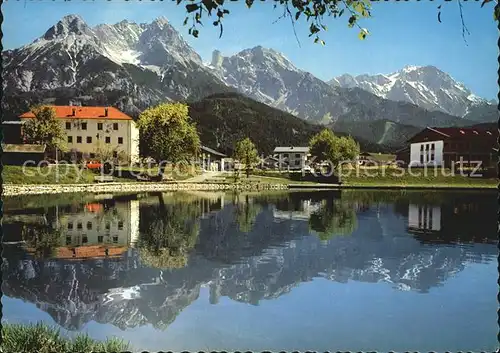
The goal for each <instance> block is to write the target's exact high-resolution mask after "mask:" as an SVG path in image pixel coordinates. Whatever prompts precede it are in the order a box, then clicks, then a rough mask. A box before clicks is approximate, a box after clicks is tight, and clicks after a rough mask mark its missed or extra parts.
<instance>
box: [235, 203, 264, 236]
mask: <svg viewBox="0 0 500 353" xmlns="http://www.w3.org/2000/svg"><path fill="white" fill-rule="evenodd" d="M233 205H235V209H234V211H235V218H236V222H237V223H238V225H239V229H240V231H241V232H243V233H249V232H250V231H251V230H252V227H253V225H254V224H255V219H256V218H257V216H258V215H259V213H260V212H261V211H262V207H261V206H260V205H259V204H257V203H254V202H253V200H250V198H249V196H248V195H245V196H243V197H240V195H239V194H234V195H233Z"/></svg>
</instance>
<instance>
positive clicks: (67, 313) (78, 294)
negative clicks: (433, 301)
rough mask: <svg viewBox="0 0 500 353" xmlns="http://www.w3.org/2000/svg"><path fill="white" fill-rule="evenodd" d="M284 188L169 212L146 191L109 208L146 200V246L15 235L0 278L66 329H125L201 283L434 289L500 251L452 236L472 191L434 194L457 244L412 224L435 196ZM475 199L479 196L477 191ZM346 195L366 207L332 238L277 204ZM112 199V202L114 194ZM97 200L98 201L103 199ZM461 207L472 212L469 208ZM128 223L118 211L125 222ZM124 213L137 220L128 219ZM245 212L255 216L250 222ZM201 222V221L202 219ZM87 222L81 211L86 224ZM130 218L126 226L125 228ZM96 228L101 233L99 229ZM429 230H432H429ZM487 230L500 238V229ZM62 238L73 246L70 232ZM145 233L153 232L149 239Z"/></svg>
mask: <svg viewBox="0 0 500 353" xmlns="http://www.w3.org/2000/svg"><path fill="white" fill-rule="evenodd" d="M490 197H491V200H490V199H489V198H488V197H487V198H485V199H483V198H481V197H479V198H478V199H477V202H479V203H482V204H483V203H484V204H488V203H487V202H493V203H494V202H495V196H493V195H492V196H490ZM277 198H278V200H279V202H277V201H276V200H272V199H269V198H265V197H261V198H259V197H257V198H245V197H241V198H232V197H226V198H225V200H220V199H219V200H207V199H203V197H196V198H193V199H191V200H188V199H185V201H182V202H181V201H180V200H175V199H172V198H170V197H168V196H165V197H164V199H163V201H161V202H162V203H163V204H164V205H163V206H161V207H164V209H163V211H162V210H160V205H159V203H160V198H159V197H157V196H152V197H149V198H147V199H143V200H142V201H141V200H122V201H116V200H115V203H114V206H112V207H110V208H109V209H110V210H111V209H120V207H121V208H122V209H132V208H131V207H130V206H129V205H130V203H132V204H134V203H135V202H138V208H135V210H136V211H137V214H136V215H137V217H136V216H134V213H133V212H132V213H129V215H130V217H131V218H133V217H136V218H137V219H139V218H140V219H139V220H138V223H139V225H138V228H137V229H138V232H139V233H140V235H139V236H138V237H137V238H138V239H137V241H136V242H135V244H136V248H129V249H127V250H125V251H124V252H122V253H121V254H120V255H119V256H117V257H115V258H111V257H109V256H108V257H106V256H104V257H103V256H100V257H98V258H95V257H89V258H86V259H72V258H57V257H53V256H52V257H51V258H49V259H47V258H41V257H38V258H37V257H35V255H33V254H30V253H27V252H26V251H25V250H23V248H21V247H20V246H19V244H11V245H6V248H5V250H4V257H5V258H6V261H5V262H4V269H3V274H4V282H3V287H2V289H3V291H4V293H5V294H6V295H7V296H10V297H17V298H22V299H23V300H27V301H30V302H33V303H35V304H36V305H37V306H38V307H39V308H40V309H42V310H44V311H46V312H47V313H49V314H50V315H51V316H52V317H53V318H54V320H55V321H56V322H57V323H58V324H60V325H61V326H63V327H66V328H68V329H80V328H82V326H83V325H84V324H85V323H86V322H89V321H90V320H94V321H97V322H101V323H111V324H113V325H115V326H117V327H120V328H122V329H126V328H130V327H136V326H141V325H145V324H152V325H153V326H155V327H157V328H165V327H167V326H168V325H169V324H170V323H171V322H172V321H173V320H175V318H176V316H177V315H178V314H179V313H180V312H181V311H182V310H183V309H184V308H185V307H187V306H189V305H190V303H192V302H193V301H194V300H196V299H197V298H198V296H199V292H200V287H201V286H203V285H208V286H209V287H210V302H211V303H217V302H218V300H219V298H220V296H227V297H229V298H232V299H233V300H237V301H241V302H245V303H251V304H258V303H259V301H260V300H263V299H271V298H276V297H279V296H280V295H282V294H284V293H287V292H289V291H290V290H291V289H292V288H293V287H295V286H297V285H299V284H300V283H302V282H307V281H310V280H312V279H314V278H318V277H321V278H325V279H328V280H331V281H336V282H340V283H345V282H347V281H349V280H354V281H364V282H379V281H382V282H386V283H388V284H390V285H392V286H394V287H395V288H398V289H401V290H415V291H419V292H423V293H425V292H426V291H428V290H430V289H431V288H432V287H435V286H439V285H442V284H443V283H444V282H445V281H446V280H447V278H449V277H450V276H453V275H454V274H455V273H457V272H459V271H461V270H462V269H463V268H464V266H465V265H466V264H467V263H470V262H485V261H491V260H492V259H493V258H494V256H496V253H497V249H496V246H495V245H492V244H488V243H474V244H467V245H462V244H460V245H456V244H455V245H454V244H452V243H453V242H454V241H455V240H456V237H455V236H454V233H450V232H452V231H453V229H454V228H453V227H452V226H450V225H448V223H447V222H451V221H454V220H455V218H446V217H447V216H444V215H446V214H447V212H448V211H447V210H455V209H456V208H457V207H458V208H459V209H460V207H462V206H460V205H461V204H462V203H461V202H462V201H460V200H459V201H456V200H455V198H453V197H451V198H448V199H446V197H445V199H444V201H443V200H440V201H437V202H435V203H431V204H432V207H438V206H439V205H441V206H442V207H441V206H439V207H441V208H440V209H442V211H441V216H442V218H441V221H440V223H439V224H440V232H441V234H442V238H443V239H444V240H442V242H447V243H448V244H436V243H433V242H430V241H429V239H427V238H432V236H431V235H430V233H429V232H423V233H422V232H421V233H419V234H416V235H414V234H411V233H409V232H408V228H409V225H410V228H411V224H413V223H412V222H413V219H412V218H411V212H412V211H411V210H412V209H413V208H412V207H413V206H412V205H418V206H422V205H423V206H425V205H429V202H428V201H425V202H424V203H420V204H419V203H418V202H417V201H418V200H417V201H416V200H408V199H406V198H400V199H398V200H396V201H394V202H393V203H391V202H387V201H384V200H369V201H366V200H362V199H361V197H356V195H352V194H343V195H342V197H341V198H340V201H339V195H334V196H333V197H332V196H328V195H326V196H322V198H321V199H317V197H308V195H307V194H302V195H299V196H297V195H286V196H283V195H280V196H277ZM332 199H334V200H332ZM410 201H411V202H410ZM469 201H470V202H469V203H470V204H474V202H473V201H474V198H472V199H471V200H469ZM339 202H341V203H343V204H349V205H350V207H351V209H355V210H356V212H355V216H356V220H357V221H356V224H357V226H356V228H355V229H354V230H353V231H352V233H351V234H348V235H344V236H335V237H331V238H330V239H329V240H328V241H324V240H321V239H320V238H318V236H316V235H317V234H318V232H316V231H315V230H312V229H311V224H310V222H309V220H310V217H309V220H308V219H307V218H304V217H288V218H287V217H276V210H277V209H278V210H281V211H284V212H286V209H287V208H288V209H289V210H290V211H291V212H310V213H311V214H312V213H314V212H316V213H317V212H320V211H321V209H322V208H323V209H325V207H326V209H327V210H338V208H328V207H329V206H328V205H333V206H332V207H338V203H339ZM457 202H458V203H457ZM477 202H476V203H477ZM97 203H99V202H97ZM100 203H101V204H104V203H103V202H101V201H100ZM107 203H108V204H109V205H112V204H113V203H112V202H111V201H107ZM120 203H123V205H121V204H120ZM287 205H288V206H287ZM335 205H337V206H335ZM436 205H437V206H436ZM75 207H76V208H74V207H73V208H71V207H69V208H64V207H60V208H59V210H58V212H59V215H58V217H57V218H58V219H59V223H58V224H59V225H66V228H67V224H68V222H70V221H71V220H73V223H75V221H74V220H75V219H76V220H78V219H82V220H86V219H84V218H82V217H83V216H82V214H85V213H86V212H87V211H86V209H85V207H83V208H80V209H78V205H77V206H75ZM103 207H104V206H103ZM426 207H427V209H429V208H430V206H426ZM481 207H483V206H476V209H477V211H478V212H480V213H482V216H483V217H484V218H482V219H483V220H485V222H484V223H483V224H487V223H486V218H488V217H489V221H488V222H489V223H493V222H494V221H493V219H494V218H493V217H496V214H494V213H493V215H490V214H489V213H488V212H486V211H485V210H484V209H481ZM93 208H95V209H98V208H99V206H93ZM462 208H464V207H462ZM464 209H465V210H468V212H469V213H471V212H476V211H473V210H475V208H474V207H472V206H468V207H465V208H464ZM77 210H80V211H77ZM252 210H258V212H255V211H252ZM304 210H308V211H304ZM54 212H55V211H54V210H49V211H48V212H47V213H46V214H44V215H40V214H35V215H32V218H33V219H32V221H33V222H35V223H37V222H38V223H40V222H41V223H42V224H48V223H50V224H54V222H55V221H54V217H52V216H51V214H53V213H54ZM161 212H166V213H164V214H163V215H168V219H170V220H171V221H168V222H164V221H162V222H159V223H158V222H157V223H155V222H154V219H155V217H156V218H158V217H159V216H160V215H162V213H161ZM6 213H8V212H6ZM337 213H338V212H337ZM466 213H467V212H466ZM469 213H467V214H469ZM120 214H121V215H124V214H127V213H126V212H125V213H124V212H122V213H120ZM176 214H177V215H178V218H177V219H176ZM328 214H329V212H324V213H323V215H328ZM417 215H418V211H417ZM14 216H15V215H12V217H14ZM41 216H44V217H45V218H47V222H45V221H42V219H44V217H41ZM51 217H52V218H51ZM116 217H118V216H116ZM460 217H462V218H464V217H465V218H466V217H467V216H466V215H464V214H463V213H462V214H461V216H460ZM470 217H473V216H470ZM172 218H173V220H172ZM165 219H167V218H165ZM434 219H436V217H434V218H433V220H434ZM495 219H496V218H495ZM7 220H9V219H8V218H7ZM62 220H65V222H62ZM181 220H182V222H181ZM326 221H327V220H326ZM16 222H17V223H19V222H21V223H26V222H28V220H26V219H24V220H20V219H19V218H17V219H16V218H15V217H14V218H11V220H10V221H9V222H7V225H9V224H11V225H12V224H13V223H16ZM44 222H45V223H44ZM118 222H119V220H118V219H117V220H116V226H117V228H116V231H117V232H118V230H119V229H118ZM123 222H124V224H125V223H126V224H135V223H132V222H128V220H127V219H124V220H123ZM241 222H243V223H248V224H245V225H244V227H243V229H242V227H241V224H240V223H241ZM55 223H57V222H55ZM77 223H78V222H77ZM327 223H328V222H327ZM421 223H422V222H421ZM104 224H105V223H104ZM195 224H196V225H197V227H194V228H193V225H195ZM483 224H481V226H482V225H483ZM85 225H86V223H85V222H83V221H82V228H85ZM151 225H155V227H159V229H160V230H161V229H170V228H171V229H175V230H176V231H177V230H180V231H181V232H182V231H184V232H185V233H186V237H180V238H176V239H175V241H171V242H170V243H169V244H166V245H165V244H164V243H161V244H160V245H158V244H159V243H158V241H157V239H156V238H154V237H153V238H151V234H145V233H147V232H151V227H150V226H151ZM417 225H418V221H417ZM169 227H170V228H169ZM63 228H64V227H63ZM77 228H78V226H77ZM125 228H126V227H125V226H123V229H122V231H123V230H124V229H125ZM4 229H5V221H4ZM134 229H135V228H134ZM193 229H194V230H195V231H193ZM104 230H106V226H104ZM410 230H411V229H410ZM467 231H469V233H467ZM473 231H474V229H473V228H466V229H461V233H460V234H459V235H460V236H461V237H462V238H464V237H465V238H467V239H472V241H477V237H475V236H474V234H473ZM161 232H162V231H158V233H161ZM111 233H113V231H112V232H111ZM96 234H97V235H96V236H97V237H98V236H99V235H98V234H99V233H96ZM119 234H121V233H119ZM124 234H129V232H128V231H127V232H124ZM193 234H194V235H193ZM421 234H425V236H426V237H427V238H425V239H424V238H422V235H421ZM467 234H468V235H467ZM485 235H486V237H487V238H489V239H491V240H493V239H494V237H495V236H496V230H495V232H491V234H489V233H488V234H485ZM127 237H128V238H127V239H131V237H129V236H128V235H127ZM148 237H149V238H148ZM61 239H62V240H61V241H62V242H63V245H65V244H64V241H65V238H64V235H62V238H61ZM72 239H73V238H72ZM89 239H90V238H89ZM92 239H94V238H92ZM141 239H153V240H154V241H152V242H151V241H146V242H145V243H142V242H143V240H141ZM193 239H194V240H193ZM92 241H98V239H97V238H96V239H95V240H92ZM127 241H128V240H127ZM111 243H112V238H111ZM142 244H146V245H147V247H148V249H153V250H154V249H156V248H155V246H156V247H158V248H161V249H163V248H168V249H169V255H171V253H170V250H171V248H173V249H174V250H175V251H174V253H175V254H177V253H176V251H180V253H181V254H184V253H185V254H187V255H186V256H187V261H186V264H185V266H184V267H180V268H171V269H161V267H158V268H155V267H153V265H151V264H150V263H148V262H147V261H144V259H143V258H141V252H140V249H141V246H143V245H142ZM172 256H174V255H172Z"/></svg>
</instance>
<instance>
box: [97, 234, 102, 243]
mask: <svg viewBox="0 0 500 353" xmlns="http://www.w3.org/2000/svg"><path fill="white" fill-rule="evenodd" d="M103 241H104V236H102V235H98V236H97V242H98V243H102V242H103Z"/></svg>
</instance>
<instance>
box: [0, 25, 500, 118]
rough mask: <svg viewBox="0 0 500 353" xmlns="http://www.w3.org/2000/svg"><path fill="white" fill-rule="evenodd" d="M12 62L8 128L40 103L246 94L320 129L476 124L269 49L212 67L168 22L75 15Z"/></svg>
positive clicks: (135, 107) (137, 102)
mask: <svg viewBox="0 0 500 353" xmlns="http://www.w3.org/2000/svg"><path fill="white" fill-rule="evenodd" d="M2 56H3V60H4V61H3V63H4V71H3V79H4V84H3V89H4V100H3V102H2V104H3V109H4V118H5V119H12V118H15V117H16V116H17V115H18V114H20V113H22V112H24V111H26V110H27V109H29V106H30V105H32V104H35V103H49V104H79V103H80V104H83V105H112V106H116V107H117V108H119V109H121V110H123V111H125V112H126V113H128V114H130V115H131V116H137V115H138V114H139V112H140V111H142V110H144V109H145V108H147V107H150V106H152V105H154V104H158V103H159V102H165V101H172V100H181V101H188V102H192V101H195V100H200V99H202V98H204V97H206V96H209V95H212V94H216V93H225V92H231V91H239V92H241V93H243V94H245V95H247V96H249V97H251V98H254V99H256V100H258V101H260V102H262V103H265V104H267V105H270V106H273V107H276V108H278V109H281V110H284V111H287V112H290V113H292V114H294V115H296V116H298V117H300V118H303V119H306V120H308V121H310V122H312V123H322V124H331V123H335V122H338V121H355V122H360V121H375V120H382V119H388V120H391V121H395V122H401V123H404V124H409V125H414V126H418V127H425V126H429V125H433V126H451V125H472V123H473V122H471V121H466V120H464V119H460V118H457V117H456V116H453V115H450V114H447V113H445V112H442V111H432V112H429V111H427V110H426V109H423V108H422V107H419V106H418V105H415V104H412V103H406V102H405V103H401V102H395V101H394V100H390V99H392V98H390V97H388V98H390V99H384V98H381V97H380V96H379V95H378V94H379V93H375V94H374V93H373V92H369V91H367V90H365V89H361V88H359V87H353V88H345V87H334V86H332V85H329V84H328V83H326V82H324V81H322V80H320V79H319V78H317V77H315V76H314V75H312V74H311V73H309V72H306V71H303V70H300V69H298V68H297V67H296V66H295V65H294V64H293V63H292V62H290V60H288V59H287V58H286V57H284V56H283V55H282V54H281V53H278V52H276V51H274V50H272V49H266V48H263V47H261V46H257V47H255V48H252V49H246V50H243V51H241V52H240V53H237V54H235V55H233V56H230V57H224V56H222V54H221V53H220V52H218V51H215V52H214V54H213V60H212V62H211V63H210V64H204V63H203V62H202V59H201V57H200V56H199V55H198V54H197V53H196V51H195V50H194V49H193V48H191V47H190V46H189V45H188V44H187V42H185V41H184V40H183V39H182V37H181V36H180V34H179V33H178V32H177V31H176V29H175V28H174V27H172V25H171V24H170V23H169V22H168V20H167V19H165V18H163V17H160V18H157V19H156V20H154V21H153V22H152V23H149V24H144V23H142V24H137V23H133V22H128V21H121V22H119V23H116V24H113V25H109V24H101V25H98V26H95V27H90V26H88V25H87V24H86V23H85V22H84V20H83V19H82V18H81V17H79V16H76V15H69V16H65V17H63V18H62V19H61V20H60V21H59V22H58V23H57V24H55V25H54V26H52V27H51V28H49V29H48V30H47V32H46V33H45V34H43V35H42V36H41V37H40V38H38V39H37V40H35V41H34V42H33V43H30V44H27V45H25V46H23V47H21V48H18V49H14V50H7V51H4V52H3V53H2ZM408 75H410V73H408ZM347 81H348V78H347V77H346V82H347ZM436 85H437V84H436ZM362 88H364V87H362ZM481 107H482V106H481ZM480 115H481V116H482V113H481V114H480ZM490 120H493V119H490ZM490 120H484V121H490ZM482 121H483V120H482Z"/></svg>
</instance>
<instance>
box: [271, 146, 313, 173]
mask: <svg viewBox="0 0 500 353" xmlns="http://www.w3.org/2000/svg"><path fill="white" fill-rule="evenodd" d="M309 156H310V153H309V147H295V146H290V147H276V148H275V149H274V151H273V157H274V158H277V159H278V168H279V169H291V170H293V169H303V168H304V167H305V166H306V162H307V160H308V157H309Z"/></svg>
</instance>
